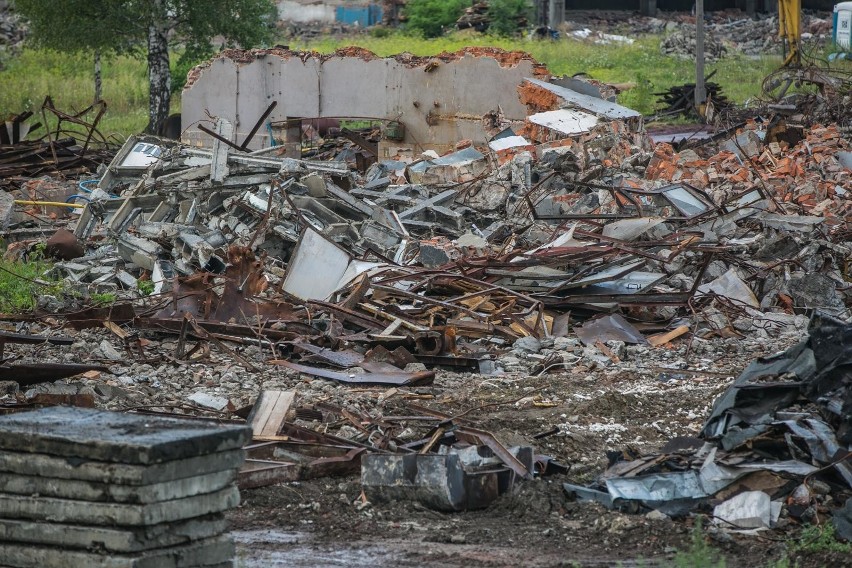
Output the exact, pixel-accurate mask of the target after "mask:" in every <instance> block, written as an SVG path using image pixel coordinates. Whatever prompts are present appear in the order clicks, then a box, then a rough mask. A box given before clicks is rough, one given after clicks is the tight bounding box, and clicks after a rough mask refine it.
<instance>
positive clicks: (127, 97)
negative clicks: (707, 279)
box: [0, 48, 180, 137]
mask: <svg viewBox="0 0 852 568" xmlns="http://www.w3.org/2000/svg"><path fill="white" fill-rule="evenodd" d="M103 77H104V92H103V97H104V100H106V101H107V103H108V107H107V112H106V114H105V115H104V117H103V118H102V119H101V122H100V124H99V125H98V129H99V130H100V131H101V132H102V133H103V134H104V135H107V136H108V135H112V134H114V135H119V136H120V137H126V136H127V135H129V134H135V133H138V132H141V131H142V129H143V128H145V125H146V124H147V122H148V115H147V113H148V110H147V105H148V84H147V80H146V71H145V62H144V61H140V60H139V59H136V58H133V57H130V56H126V55H119V56H116V57H112V58H109V59H106V60H104V62H103ZM0 84H2V85H3V86H4V88H2V89H0V116H3V117H5V116H8V115H10V114H17V113H19V112H23V111H25V110H31V111H34V112H35V113H36V115H37V116H38V115H39V108H40V107H41V103H42V101H43V100H44V97H45V96H46V95H51V96H52V97H53V102H54V103H55V104H56V106H57V108H60V109H62V110H64V111H68V112H71V111H79V110H82V109H84V108H85V107H87V106H88V105H89V104H91V102H92V59H91V57H90V56H89V55H88V54H83V53H78V54H73V53H67V54H63V53H60V52H58V51H51V50H46V49H38V50H37V49H31V48H25V49H24V50H23V51H22V52H21V54H20V55H19V56H17V57H15V58H13V59H11V60H10V61H9V62H8V64H7V66H6V67H5V68H4V69H2V70H0ZM172 110H173V112H179V111H180V99H179V98H173V99H172ZM30 122H41V119H40V117H39V120H37V121H36V120H35V119H32V120H31V121H30ZM42 134H44V128H40V129H38V130H36V131H35V132H33V136H39V135H42Z"/></svg>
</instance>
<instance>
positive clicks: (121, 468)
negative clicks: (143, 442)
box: [0, 449, 245, 485]
mask: <svg viewBox="0 0 852 568" xmlns="http://www.w3.org/2000/svg"><path fill="white" fill-rule="evenodd" d="M243 461H245V451H243V450H241V449H240V450H229V451H227V452H217V453H215V454H207V455H204V456H198V457H194V458H187V459H181V460H173V461H167V462H163V463H158V464H154V465H127V464H117V463H107V462H102V461H95V460H84V459H74V458H64V457H56V456H49V455H45V454H27V453H23V452H4V451H0V471H3V472H9V473H16V474H19V475H32V476H42V477H53V478H59V479H76V480H85V481H93V482H98V483H111V484H117V485H152V484H156V483H165V482H168V481H174V480H178V479H186V478H188V477H194V476H197V475H206V474H208V473H215V472H217V471H223V470H231V469H237V468H239V467H240V465H242V463H243Z"/></svg>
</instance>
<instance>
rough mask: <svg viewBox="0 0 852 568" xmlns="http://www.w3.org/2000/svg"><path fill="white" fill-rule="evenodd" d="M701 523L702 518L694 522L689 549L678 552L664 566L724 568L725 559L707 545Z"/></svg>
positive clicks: (674, 567) (672, 567) (677, 567)
mask: <svg viewBox="0 0 852 568" xmlns="http://www.w3.org/2000/svg"><path fill="white" fill-rule="evenodd" d="M702 521H703V518H702V517H698V518H696V520H695V527H694V528H693V529H692V542H691V543H690V546H689V548H688V549H687V550H681V551H678V553H677V554H675V557H674V558H673V559H672V560H671V562H669V563H668V564H667V565H666V566H668V567H669V568H726V563H725V557H724V556H722V554H721V553H720V552H719V551H718V550H717V549H716V548H715V547H713V546H710V545H709V544H708V543H707V538H706V536H705V534H704V528H703V527H702Z"/></svg>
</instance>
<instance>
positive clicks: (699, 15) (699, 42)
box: [695, 0, 707, 114]
mask: <svg viewBox="0 0 852 568" xmlns="http://www.w3.org/2000/svg"><path fill="white" fill-rule="evenodd" d="M706 99H707V89H706V87H705V85H704V0H695V110H697V111H699V114H700V113H701V105H702V104H704V102H705V100H706Z"/></svg>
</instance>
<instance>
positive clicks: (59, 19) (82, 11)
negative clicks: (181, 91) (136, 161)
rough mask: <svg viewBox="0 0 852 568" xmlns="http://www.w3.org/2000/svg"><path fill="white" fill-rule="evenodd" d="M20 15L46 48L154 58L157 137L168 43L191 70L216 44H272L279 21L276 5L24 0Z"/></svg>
mask: <svg viewBox="0 0 852 568" xmlns="http://www.w3.org/2000/svg"><path fill="white" fill-rule="evenodd" d="M15 8H16V10H17V12H18V13H20V14H21V15H22V16H23V17H24V18H26V19H27V20H28V21H29V26H30V38H31V41H32V42H33V43H34V44H35V45H37V46H39V47H44V48H49V49H55V50H58V51H62V52H66V53H76V52H84V53H93V52H94V51H96V50H97V51H100V52H101V53H103V54H109V53H118V54H133V55H143V54H147V55H148V63H149V65H148V70H149V75H148V78H149V87H148V95H149V100H150V103H151V104H150V105H149V116H148V119H149V122H148V130H149V131H153V130H154V129H155V127H156V125H157V124H158V123H159V121H160V120H162V119H164V118H165V117H166V116H167V115H168V111H169V103H170V96H171V92H170V88H169V87H170V84H171V81H170V76H171V70H170V69H169V53H168V44H167V42H172V43H177V44H181V45H183V46H185V52H184V53H186V54H188V55H187V59H185V60H183V61H181V62H179V65H180V66H183V67H185V66H187V65H188V64H189V63H190V62H194V61H197V60H198V57H199V56H200V55H201V54H209V53H211V52H212V51H213V44H212V40H213V38H222V39H223V42H224V43H223V46H227V47H232V46H236V45H240V46H242V47H255V46H257V45H261V44H263V43H264V42H266V41H268V40H269V39H271V38H272V35H273V34H272V32H273V29H274V24H275V18H276V8H275V3H274V2H273V0H145V1H139V0H64V1H63V2H56V1H55V0H16V3H15ZM178 83H181V82H180V81H178ZM181 86H182V83H181Z"/></svg>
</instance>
